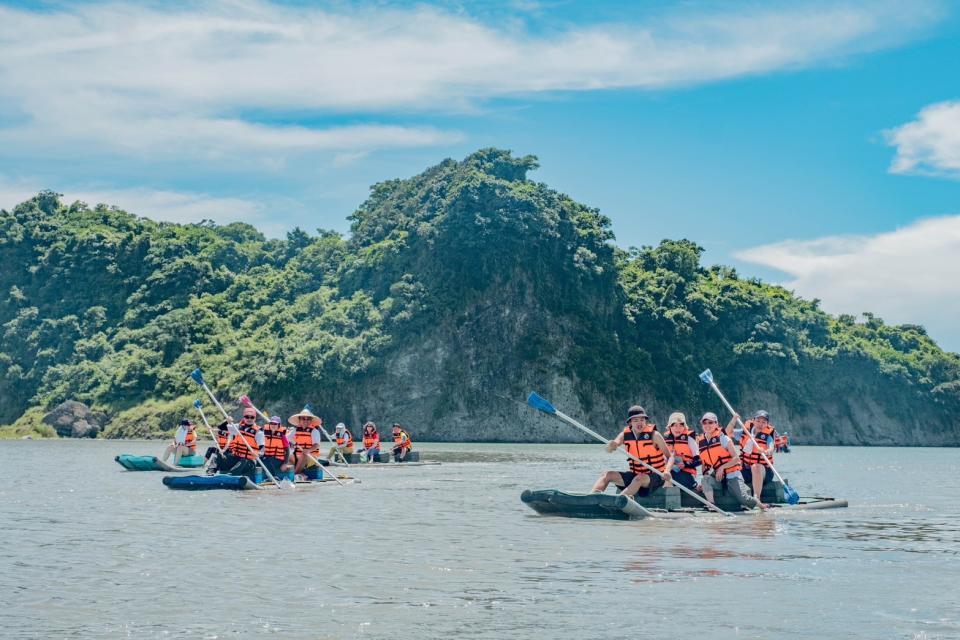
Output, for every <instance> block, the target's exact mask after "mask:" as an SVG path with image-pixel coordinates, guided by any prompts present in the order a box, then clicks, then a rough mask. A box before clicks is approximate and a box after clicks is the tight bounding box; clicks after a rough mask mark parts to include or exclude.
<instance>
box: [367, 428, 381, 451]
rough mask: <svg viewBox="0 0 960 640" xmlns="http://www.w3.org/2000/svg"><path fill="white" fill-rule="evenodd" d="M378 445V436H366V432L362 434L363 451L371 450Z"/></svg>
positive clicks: (375, 434)
mask: <svg viewBox="0 0 960 640" xmlns="http://www.w3.org/2000/svg"><path fill="white" fill-rule="evenodd" d="M379 444H380V434H379V433H376V432H374V433H373V435H370V434H368V433H367V432H364V433H363V448H364V449H373V448H374V447H376V446H377V445H379Z"/></svg>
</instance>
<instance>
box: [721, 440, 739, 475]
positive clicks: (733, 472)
mask: <svg viewBox="0 0 960 640" xmlns="http://www.w3.org/2000/svg"><path fill="white" fill-rule="evenodd" d="M731 444H733V440H731V439H730V438H728V437H727V434H725V433H723V432H722V431H721V432H720V446H721V447H723V448H724V449H726V448H727V447H729V446H730V445H731ZM733 450H734V451H736V450H737V448H736V447H734V448H733ZM726 477H727V478H743V474H742V473H740V472H739V471H727V472H726Z"/></svg>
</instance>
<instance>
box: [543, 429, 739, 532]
mask: <svg viewBox="0 0 960 640" xmlns="http://www.w3.org/2000/svg"><path fill="white" fill-rule="evenodd" d="M552 415H555V416H557V417H558V418H560V419H561V420H563V421H564V422H566V423H567V424H569V425H570V426H573V427H576V428H577V429H580V430H581V431H583V432H584V433H586V434H587V435H590V436H593V437H594V438H596V439H597V440H599V441H600V442H603V443H604V444H606V443H607V442H608V440H607V439H606V438H604V437H603V436H601V435H600V434H599V433H597V432H596V431H594V430H593V429H590V428H589V427H586V426H584V425H582V424H580V423H579V422H577V421H576V420H574V419H573V418H571V417H570V416H568V415H567V414H565V413H563V412H561V411H556V412H555V413H553V414H552ZM617 449H618V450H619V451H622V452H624V453H625V454H627V457H628V458H630V459H631V460H635V461H636V462H639V463H640V464H641V465H642V466H643V467H644V468H645V469H647V470H648V471H652V472H653V473H655V474H657V475H658V476H660V477H661V478H663V479H664V480H666V476H665V475H664V474H663V473H662V472H660V471H658V470H657V469H655V468H653V467H651V466H650V465H648V464H647V463H646V462H644V461H643V460H641V459H640V458H638V457H637V456H635V455H633V454H632V453H630V452H629V451H627V449H626V448H625V447H622V446H621V447H617ZM671 481H672V478H671ZM674 486H676V487H677V488H678V489H680V490H681V491H683V492H684V493H686V494H688V495H690V497H692V498H694V499H696V500H699V501H700V502H702V503H703V504H704V506H706V507H707V508H708V509H710V510H712V511H716V512H717V513H722V514H723V515H725V516H728V517H730V518H733V517H734V515H733V514H732V513H727V512H726V511H724V510H723V509H721V508H720V507H718V506H717V505H715V504H713V503H712V502H710V501H709V500H707V499H706V498H701V497H700V496H698V495H697V494H696V493H694V492H693V491H691V490H690V489H687V488H686V487H685V486H683V485H682V484H680V483H674Z"/></svg>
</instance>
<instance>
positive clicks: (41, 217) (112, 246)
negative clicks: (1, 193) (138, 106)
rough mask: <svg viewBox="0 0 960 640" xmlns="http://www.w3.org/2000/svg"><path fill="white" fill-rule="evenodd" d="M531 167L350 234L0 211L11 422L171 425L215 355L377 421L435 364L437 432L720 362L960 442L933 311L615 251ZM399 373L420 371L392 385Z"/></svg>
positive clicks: (235, 370)
mask: <svg viewBox="0 0 960 640" xmlns="http://www.w3.org/2000/svg"><path fill="white" fill-rule="evenodd" d="M536 166H537V165H536V160H535V158H533V157H530V156H527V157H522V158H516V157H513V156H511V155H510V154H509V153H508V152H506V151H500V150H495V149H485V150H481V151H478V152H477V153H474V154H473V155H471V156H469V157H468V158H466V159H465V160H463V161H462V162H455V161H453V160H446V161H444V162H442V163H440V164H439V165H437V166H435V167H432V168H430V169H428V170H427V171H426V172H424V173H423V174H421V175H418V176H415V177H413V178H411V179H407V180H391V181H387V182H383V183H380V184H377V185H375V186H374V187H373V188H372V193H371V195H370V197H369V199H368V200H367V201H366V202H365V203H363V204H362V205H361V206H360V208H359V209H358V210H357V211H356V212H355V213H354V214H353V215H352V216H351V222H352V225H351V232H350V235H349V237H348V238H344V237H341V236H340V235H339V234H337V233H333V232H328V231H323V230H320V231H319V232H318V234H317V235H310V234H307V233H305V232H304V231H302V230H300V229H296V230H294V231H292V232H290V233H288V234H287V237H286V239H283V240H268V239H266V238H265V237H264V236H263V235H262V234H261V233H259V232H258V231H257V230H256V229H254V228H253V227H251V226H249V225H246V224H239V223H235V224H230V225H226V226H218V225H216V224H213V223H210V222H207V221H204V222H200V223H198V224H191V225H178V224H170V223H161V222H154V221H151V220H147V219H144V218H139V217H136V216H134V215H131V214H129V213H126V212H124V211H121V210H119V209H116V208H113V207H109V206H105V205H97V206H96V207H89V206H88V205H86V204H84V203H81V202H75V203H73V204H65V203H63V202H62V201H61V199H60V197H59V196H58V195H57V194H55V193H50V192H44V193H40V194H38V195H37V196H36V197H34V198H32V199H30V200H28V201H26V202H24V203H22V204H20V205H18V206H16V207H15V208H13V210H11V211H6V210H3V211H0V258H2V260H0V325H2V334H0V423H13V422H15V421H19V422H18V426H19V427H20V428H21V430H23V429H28V428H33V427H35V426H36V425H37V424H38V418H39V416H40V415H42V413H43V411H44V410H46V409H47V408H49V407H52V406H54V405H56V404H57V403H59V402H62V401H64V400H66V399H76V400H80V401H82V402H85V403H87V404H90V405H92V406H94V407H96V408H98V409H100V410H103V411H106V412H107V413H108V414H109V415H110V416H111V418H112V423H111V426H110V428H109V430H108V432H107V435H114V436H120V435H145V434H156V433H158V432H160V431H161V430H163V429H166V428H168V427H169V425H171V424H172V423H173V420H174V419H175V418H177V417H178V414H179V413H180V412H182V411H185V410H187V409H188V407H189V403H190V401H191V400H192V399H193V398H194V397H196V394H197V390H196V388H195V387H194V386H193V383H192V382H191V381H190V380H189V379H188V378H187V374H188V373H189V372H190V370H192V369H193V368H194V367H196V366H202V367H203V369H204V371H205V373H206V376H207V377H208V378H209V379H210V380H211V381H212V382H214V383H215V386H216V387H217V388H219V389H221V390H223V392H224V394H225V395H227V394H233V395H236V394H239V393H241V392H247V391H249V392H251V395H254V396H255V397H258V398H265V399H267V401H268V402H269V403H270V404H271V405H272V406H273V405H275V406H276V407H277V408H293V407H295V406H296V404H297V403H300V402H302V401H303V400H304V399H309V400H311V401H312V402H313V403H314V405H315V406H317V407H319V408H320V409H326V410H330V411H343V413H342V415H346V413H348V410H347V409H346V407H354V408H353V410H352V411H353V413H354V414H356V413H357V409H356V407H357V406H360V409H359V410H360V411H361V412H363V415H360V416H359V417H360V418H365V417H366V413H367V412H368V411H374V410H373V409H368V405H369V406H378V407H387V408H391V407H392V408H395V409H396V410H397V411H399V412H400V413H402V412H403V407H404V406H407V405H409V402H408V399H407V398H405V397H403V396H402V394H407V395H410V394H411V393H415V391H413V389H415V388H418V387H417V384H418V383H417V380H412V379H411V378H418V377H420V376H421V375H422V378H423V381H422V384H420V387H423V389H420V390H419V391H416V393H419V394H420V395H421V396H422V397H419V400H418V405H417V406H418V407H420V408H418V409H417V411H418V413H416V417H417V419H419V420H421V421H423V420H424V419H425V418H424V416H428V417H429V418H430V419H431V420H432V421H433V422H434V423H435V424H433V425H431V426H430V427H429V428H426V427H425V428H422V431H426V432H429V433H431V434H432V435H433V436H435V437H443V436H445V435H446V436H449V437H459V436H460V434H459V432H458V431H455V430H452V431H449V432H446V431H445V427H444V424H445V423H446V422H447V420H448V418H449V417H450V416H458V418H457V419H458V420H470V421H472V422H473V423H475V424H478V425H480V426H481V431H480V432H479V433H478V434H476V436H477V438H479V439H482V438H483V437H484V433H485V432H484V431H483V429H484V428H486V429H488V431H487V432H486V433H487V436H489V437H496V438H500V437H502V434H501V433H500V432H498V431H497V430H496V428H495V427H494V426H492V425H491V424H488V423H487V422H485V420H487V416H489V415H490V413H489V405H490V402H491V398H498V399H499V400H496V402H500V403H508V404H509V403H510V402H513V401H514V400H515V399H517V398H522V394H523V393H524V391H525V390H527V387H528V386H529V385H531V384H542V385H546V388H550V387H551V385H556V384H557V383H556V380H557V379H558V378H563V379H564V380H568V381H571V384H572V386H573V388H574V389H575V393H576V395H577V397H578V399H579V402H580V403H581V405H582V407H584V410H585V411H590V410H597V411H601V412H604V411H605V412H606V413H604V414H603V416H602V417H610V419H613V416H612V415H610V416H607V415H606V414H613V413H617V412H619V411H620V410H621V409H622V408H623V407H624V406H625V405H626V404H629V403H631V402H633V401H635V400H636V398H638V397H639V398H642V399H645V401H648V400H649V402H651V403H652V404H654V405H655V406H656V405H657V404H658V403H659V404H662V405H664V406H668V405H669V406H688V407H695V406H700V405H703V404H704V403H705V399H704V390H703V388H702V386H701V385H700V383H699V382H698V381H697V379H696V373H697V372H698V371H699V370H700V369H702V368H703V367H704V366H707V365H709V366H711V367H712V368H713V369H714V370H715V371H718V372H723V376H724V379H726V380H736V381H737V387H736V388H732V389H730V390H731V391H732V394H731V395H732V396H733V397H734V398H735V399H736V398H738V397H740V396H742V395H746V396H749V394H750V391H749V390H751V389H762V390H764V392H768V393H770V394H774V395H776V396H777V397H778V398H780V399H781V400H782V404H783V405H784V406H788V407H790V408H791V410H794V411H796V412H797V414H796V415H797V416H800V415H809V414H810V413H811V412H812V411H813V405H815V404H816V403H818V402H824V401H825V400H828V399H831V398H840V397H846V396H854V397H857V398H861V399H864V400H869V401H870V402H872V403H874V404H876V405H877V406H878V407H879V412H880V413H883V414H885V415H888V416H891V419H893V420H897V421H905V420H927V421H930V420H933V421H935V422H936V423H937V424H938V425H940V426H941V428H944V429H948V430H952V433H953V434H954V436H953V437H954V438H956V433H957V427H956V425H955V424H953V423H952V422H950V419H949V418H948V416H950V415H955V413H956V411H957V409H960V358H958V356H957V355H955V354H950V353H945V352H943V351H942V350H940V349H939V348H938V347H937V346H936V345H935V344H934V343H933V341H931V340H930V338H929V337H928V336H927V335H926V333H925V332H924V330H923V328H922V327H919V326H916V325H901V326H889V325H886V324H885V323H884V322H883V321H882V320H880V319H879V318H876V317H873V316H871V315H869V314H867V315H866V316H865V318H866V320H865V321H864V322H856V321H855V320H854V318H852V317H848V316H840V317H831V316H830V315H828V314H826V313H824V312H823V311H821V310H820V309H819V308H818V306H817V302H816V301H806V300H802V299H799V298H796V297H795V296H793V295H792V294H791V293H790V292H789V291H786V290H784V289H782V288H780V287H776V286H770V285H767V284H763V283H762V282H759V281H757V280H753V279H742V278H739V277H738V276H737V274H736V273H735V271H734V270H732V269H730V268H727V267H719V266H714V267H709V268H707V267H704V266H703V265H702V260H701V258H702V249H701V248H700V247H699V246H697V245H696V244H695V243H694V242H691V241H688V240H665V241H663V242H661V243H660V244H659V245H657V246H648V247H643V248H640V249H631V250H629V251H625V250H622V249H619V248H617V247H616V246H615V245H614V244H613V234H612V232H611V229H610V221H609V220H608V219H607V218H606V217H604V216H602V215H601V214H599V213H598V212H597V211H596V210H594V209H591V208H589V207H586V206H583V205H581V204H578V203H576V202H574V201H572V200H571V199H569V198H568V197H566V196H564V195H562V194H560V193H557V192H555V191H553V190H551V189H549V188H548V187H547V186H546V185H543V184H541V183H536V182H533V181H530V180H529V179H528V178H527V173H528V171H530V170H532V169H534V168H536ZM398 367H399V369H398ZM398 370H402V374H400V375H402V377H403V378H404V384H409V385H410V387H409V388H406V387H403V386H400V387H397V386H396V385H394V384H391V381H392V380H394V379H395V378H396V376H397V375H398V373H397V371H398ZM385 389H392V390H393V391H392V393H394V394H395V395H394V396H393V397H390V393H391V391H384V390H385ZM424 389H428V391H424ZM864 394H866V395H864ZM598 402H599V403H600V404H601V405H603V406H602V407H600V408H596V407H597V405H598ZM378 403H379V404H378ZM508 404H507V405H503V406H508ZM423 406H428V407H429V410H428V411H427V412H426V413H425V412H424V411H425V410H423V409H422V407H423ZM411 411H413V410H412V409H411ZM374 412H375V411H374ZM354 417H355V418H356V417H357V416H356V415H354ZM378 417H380V418H381V419H383V418H384V417H383V416H378ZM850 419H853V418H850ZM795 422H796V423H797V426H798V427H802V426H803V425H802V423H803V420H802V419H800V418H797V419H796V421H795ZM893 439H897V438H896V437H894V438H893Z"/></svg>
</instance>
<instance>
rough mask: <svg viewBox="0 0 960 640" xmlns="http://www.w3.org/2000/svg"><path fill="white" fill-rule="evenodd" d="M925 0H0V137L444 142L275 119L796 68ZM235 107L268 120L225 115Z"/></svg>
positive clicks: (340, 148)
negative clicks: (640, 3)
mask: <svg viewBox="0 0 960 640" xmlns="http://www.w3.org/2000/svg"><path fill="white" fill-rule="evenodd" d="M934 6H935V5H931V4H927V3H920V2H912V3H909V4H899V3H895V2H886V3H884V2H879V3H870V4H857V3H850V4H836V3H829V4H828V3H816V4H813V5H810V4H804V5H802V6H801V5H793V4H780V5H770V4H767V5H762V8H760V9H758V8H757V6H756V5H748V6H747V8H746V9H739V10H737V11H728V12H725V13H713V14H692V13H690V12H689V11H688V12H684V13H676V14H667V15H661V16H657V17H654V18H651V19H650V20H649V21H648V22H647V23H644V24H619V23H618V24H595V25H586V26H574V27H570V28H568V29H566V30H563V31H558V32H551V33H550V34H548V35H539V34H533V33H531V32H529V31H526V30H524V29H523V28H522V27H517V26H516V25H512V26H510V27H502V26H495V25H491V24H486V23H483V22H481V21H479V20H478V19H475V18H471V17H470V16H469V15H466V14H463V13H450V12H448V11H445V10H443V9H440V8H437V7H432V6H429V5H417V6H415V7H390V6H387V7H386V8H384V6H378V7H376V8H369V7H368V8H359V9H352V10H340V11H333V10H328V9H320V8H304V7H292V6H288V5H275V4H268V3H264V2H257V1H253V0H220V1H219V2H212V3H202V4H199V5H197V4H193V3H190V4H181V3H176V4H172V5H171V6H169V7H164V6H162V5H156V4H151V5H127V4H98V3H82V4H78V5H75V6H72V7H71V6H69V5H67V6H64V7H58V8H56V9H54V10H45V11H42V12H33V11H28V10H25V9H18V8H13V7H2V8H0V48H2V50H3V52H4V55H3V56H2V57H0V99H2V100H3V101H5V102H6V104H7V107H5V109H6V110H7V111H8V112H10V111H15V112H16V113H18V114H19V115H20V116H21V117H19V118H17V120H16V123H15V125H14V126H12V127H8V128H6V129H5V130H0V144H3V145H8V146H9V145H25V146H26V145H31V144H40V145H43V144H46V145H50V146H53V145H64V144H69V143H71V142H74V143H81V144H88V145H95V146H96V148H97V149H103V148H105V147H106V148H110V149H112V150H113V151H114V152H126V153H131V154H137V155H142V154H144V153H146V152H147V151H148V150H149V152H150V153H158V154H163V153H174V154H184V155H187V156H191V157H211V158H223V157H225V156H231V155H232V154H241V153H243V152H249V153H268V152H271V151H274V152H277V153H278V154H281V155H282V154H283V153H287V152H289V153H297V152H303V151H310V150H314V151H316V150H322V151H333V152H339V153H343V152H348V153H349V152H356V151H359V152H369V151H370V150H374V149H379V148H388V147H404V146H407V147H416V146H430V145H443V144H449V143H451V142H455V141H457V140H459V139H460V134H458V133H457V132H448V131H441V130H437V129H435V128H432V127H427V126H408V125H396V124H390V123H382V122H380V123H378V122H372V123H361V124H352V125H347V126H344V125H330V126H327V127H315V126H303V125H296V124H293V125H289V124H288V125H283V124H276V122H277V120H278V117H281V118H282V117H283V116H284V115H289V114H299V115H300V116H302V115H304V114H307V115H312V116H321V117H328V118H329V117H343V116H344V115H347V116H349V117H359V115H360V114H362V115H363V116H364V117H365V118H368V119H369V118H373V119H374V120H376V117H377V115H378V114H390V115H395V114H396V113H397V112H398V111H404V112H407V113H408V114H409V113H417V112H419V113H423V112H428V111H429V112H437V111H452V110H463V109H468V108H470V107H472V106H475V104H476V102H477V101H482V100H485V99H489V98H494V97H500V96H515V95H520V94H530V93H537V92H543V91H586V90H595V89H603V88H615V87H638V88H659V87H670V86H678V85H688V84H694V83H701V82H709V81H715V80H720V79H724V78H730V77H734V76H740V75H745V74H755V73H764V72H768V71H772V70H776V69H782V68H794V67H800V66H804V65H809V64H813V63H817V62H820V61H823V60H828V59H835V58H836V57H838V56H844V55H847V54H850V53H854V52H858V51H862V50H866V49H871V48H875V47H879V46H884V45H886V44H889V43H890V42H891V41H894V40H897V39H899V38H901V37H903V36H904V34H906V33H909V32H910V31H911V30H913V29H915V28H917V27H920V26H923V25H925V24H928V23H929V22H930V21H931V20H934V19H935V18H936V10H935V8H932V7H934ZM250 113H258V114H260V115H261V116H269V117H261V118H259V119H258V118H256V117H252V116H249V115H247V116H244V115H242V114H250ZM381 117H382V115H381ZM290 121H291V122H293V123H296V122H297V119H296V118H295V117H293V116H290Z"/></svg>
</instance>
